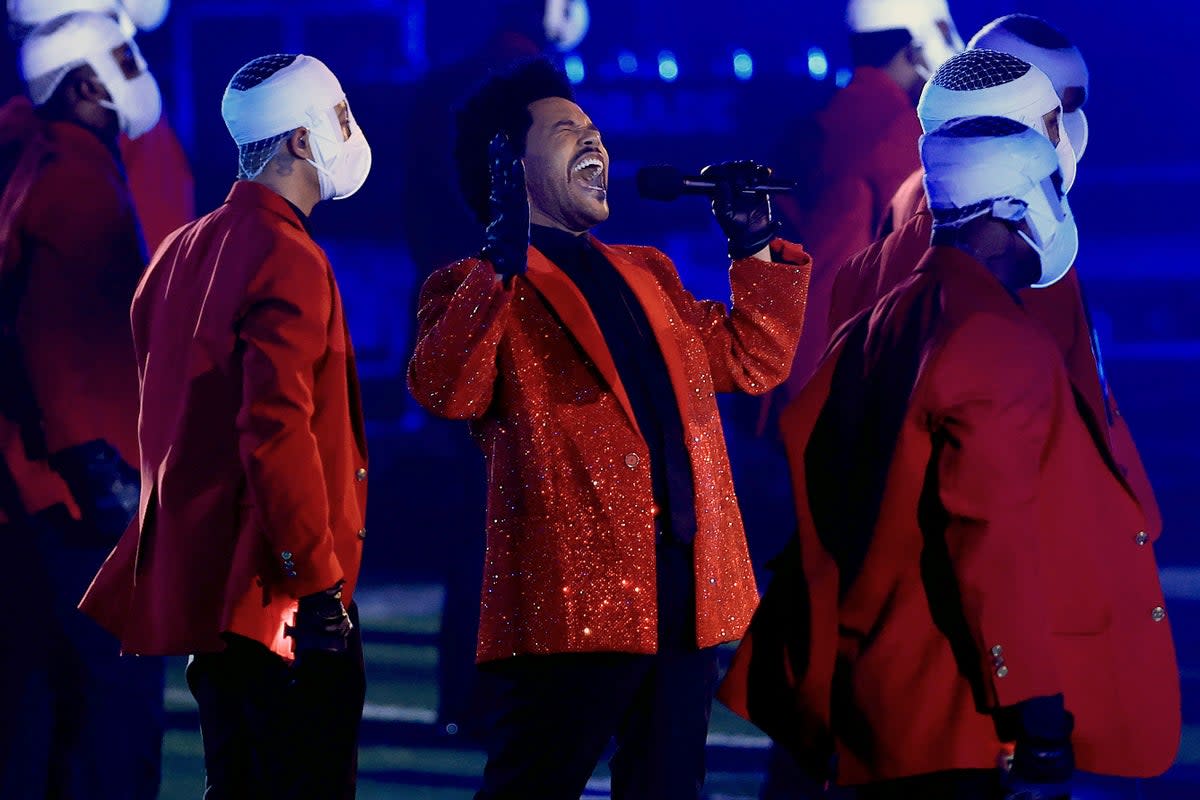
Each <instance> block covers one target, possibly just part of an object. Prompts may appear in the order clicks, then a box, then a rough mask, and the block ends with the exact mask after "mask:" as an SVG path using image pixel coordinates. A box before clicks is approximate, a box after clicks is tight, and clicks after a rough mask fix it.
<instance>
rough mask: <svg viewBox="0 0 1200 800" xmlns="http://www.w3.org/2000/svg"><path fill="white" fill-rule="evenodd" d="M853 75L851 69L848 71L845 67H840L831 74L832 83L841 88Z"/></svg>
mask: <svg viewBox="0 0 1200 800" xmlns="http://www.w3.org/2000/svg"><path fill="white" fill-rule="evenodd" d="M853 77H854V73H853V72H852V71H850V70H849V69H847V68H846V67H842V68H841V69H839V70H838V71H837V72H835V73H834V74H833V81H834V83H836V84H837V85H838V88H842V87H844V86H845V85H846V84H848V83H849V82H850V79H851V78H853Z"/></svg>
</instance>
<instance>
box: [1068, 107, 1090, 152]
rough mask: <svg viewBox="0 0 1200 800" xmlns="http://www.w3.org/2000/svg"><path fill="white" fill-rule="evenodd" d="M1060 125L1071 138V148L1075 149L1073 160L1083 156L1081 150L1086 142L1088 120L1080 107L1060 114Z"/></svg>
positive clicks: (1085, 147) (1085, 146) (1084, 147)
mask: <svg viewBox="0 0 1200 800" xmlns="http://www.w3.org/2000/svg"><path fill="white" fill-rule="evenodd" d="M1062 127H1063V130H1065V131H1066V132H1067V136H1068V137H1069V138H1070V140H1071V149H1072V150H1074V151H1075V160H1076V161H1077V162H1078V161H1079V160H1080V159H1081V158H1083V151H1084V150H1086V149H1087V143H1088V121H1087V116H1086V115H1085V114H1084V113H1083V109H1082V108H1077V109H1075V110H1074V111H1072V112H1071V113H1070V114H1063V115H1062Z"/></svg>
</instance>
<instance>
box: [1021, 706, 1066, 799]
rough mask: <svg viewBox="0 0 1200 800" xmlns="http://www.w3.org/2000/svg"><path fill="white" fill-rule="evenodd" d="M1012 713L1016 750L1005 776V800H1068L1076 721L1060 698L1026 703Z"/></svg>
mask: <svg viewBox="0 0 1200 800" xmlns="http://www.w3.org/2000/svg"><path fill="white" fill-rule="evenodd" d="M1011 712H1012V714H1013V717H1014V722H1015V723H1016V729H1017V746H1016V750H1015V751H1014V752H1013V759H1012V766H1011V767H1010V768H1009V769H1008V771H1007V772H1006V773H1005V776H1004V789H1005V795H1004V797H1005V800H1060V798H1061V800H1070V797H1071V777H1072V776H1073V775H1074V773H1075V751H1074V749H1073V748H1072V747H1071V731H1072V730H1074V728H1075V717H1074V716H1072V714H1071V712H1069V711H1067V710H1066V708H1064V706H1063V696H1062V695H1060V694H1059V695H1054V696H1052V697H1035V698H1032V699H1030V700H1025V701H1023V702H1021V703H1018V704H1017V705H1016V706H1014V707H1013V708H1012V710H1011Z"/></svg>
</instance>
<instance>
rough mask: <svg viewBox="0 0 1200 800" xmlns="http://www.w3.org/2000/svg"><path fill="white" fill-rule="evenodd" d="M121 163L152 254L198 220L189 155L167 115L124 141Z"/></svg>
mask: <svg viewBox="0 0 1200 800" xmlns="http://www.w3.org/2000/svg"><path fill="white" fill-rule="evenodd" d="M121 160H122V161H124V162H125V170H126V174H127V175H128V176H129V189H130V191H132V192H133V200H134V203H135V204H136V206H137V214H138V219H139V220H140V221H141V223H142V234H143V235H144V236H145V237H146V246H147V247H148V248H149V251H150V253H151V254H153V253H154V252H155V251H157V250H158V246H159V245H160V244H162V242H163V240H164V239H166V238H167V235H168V234H169V233H171V232H172V231H174V230H175V229H176V228H179V227H182V226H184V225H186V224H187V223H189V222H191V221H192V220H194V219H195V218H196V182H195V180H193V178H192V168H191V167H190V166H189V165H188V160H187V154H186V153H184V152H183V145H181V144H180V143H179V137H177V136H176V135H175V131H174V129H172V128H171V125H170V123H169V122H167V117H166V115H165V114H164V115H163V117H162V119H160V120H159V121H158V124H157V125H155V126H154V127H153V128H151V129H150V130H149V131H147V132H146V133H144V134H142V135H141V136H139V137H138V138H136V139H130V138H129V137H127V136H122V137H121Z"/></svg>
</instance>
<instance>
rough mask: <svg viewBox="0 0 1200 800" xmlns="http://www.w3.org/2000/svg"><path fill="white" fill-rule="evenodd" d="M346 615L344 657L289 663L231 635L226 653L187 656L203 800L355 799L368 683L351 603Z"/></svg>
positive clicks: (327, 656) (325, 656)
mask: <svg viewBox="0 0 1200 800" xmlns="http://www.w3.org/2000/svg"><path fill="white" fill-rule="evenodd" d="M349 614H350V619H351V620H352V621H353V622H354V630H353V632H352V633H351V634H350V647H349V649H348V650H347V651H346V652H345V653H311V654H307V655H306V656H305V657H304V658H303V659H302V660H301V661H299V662H297V664H296V665H295V666H291V665H289V664H288V662H287V661H285V660H284V659H282V658H280V657H279V656H277V655H275V654H274V653H272V652H271V651H270V650H268V649H267V648H266V647H264V646H263V645H261V644H259V643H258V642H254V641H251V640H249V639H245V638H242V637H240V636H232V635H231V636H229V637H227V640H228V647H227V648H226V649H225V650H224V651H222V652H220V653H199V654H196V655H194V656H192V659H191V661H190V662H189V663H188V668H187V681H188V687H189V688H190V689H191V690H192V695H193V696H195V698H196V702H197V704H198V705H199V707H200V732H201V734H202V735H203V738H204V769H205V791H204V798H205V800H252V799H253V800H271V799H272V798H281V800H282V799H283V798H286V799H287V800H304V799H306V798H311V800H349V799H350V798H353V797H354V792H355V783H356V776H357V769H358V756H357V753H358V727H359V723H360V722H361V721H362V708H363V701H364V699H365V693H366V679H365V676H364V665H363V651H362V637H361V635H360V633H359V626H358V609H357V608H356V607H355V606H354V604H351V606H350V608H349Z"/></svg>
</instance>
